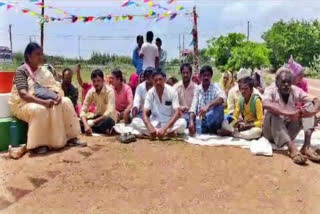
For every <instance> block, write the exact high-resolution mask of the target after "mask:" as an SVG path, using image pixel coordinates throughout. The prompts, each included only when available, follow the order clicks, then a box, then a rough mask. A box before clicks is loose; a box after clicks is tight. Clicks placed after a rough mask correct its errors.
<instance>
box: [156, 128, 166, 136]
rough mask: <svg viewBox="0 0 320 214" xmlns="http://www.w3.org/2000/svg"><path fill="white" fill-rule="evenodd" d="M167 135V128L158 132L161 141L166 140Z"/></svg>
mask: <svg viewBox="0 0 320 214" xmlns="http://www.w3.org/2000/svg"><path fill="white" fill-rule="evenodd" d="M166 133H167V129H166V128H165V127H162V128H161V129H159V130H158V133H157V137H158V138H159V139H162V138H164V136H165V135H166Z"/></svg>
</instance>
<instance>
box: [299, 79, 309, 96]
mask: <svg viewBox="0 0 320 214" xmlns="http://www.w3.org/2000/svg"><path fill="white" fill-rule="evenodd" d="M296 86H297V87H299V88H301V89H302V90H303V91H304V92H306V93H308V82H307V80H306V79H302V81H301V83H299V84H297V85H296Z"/></svg>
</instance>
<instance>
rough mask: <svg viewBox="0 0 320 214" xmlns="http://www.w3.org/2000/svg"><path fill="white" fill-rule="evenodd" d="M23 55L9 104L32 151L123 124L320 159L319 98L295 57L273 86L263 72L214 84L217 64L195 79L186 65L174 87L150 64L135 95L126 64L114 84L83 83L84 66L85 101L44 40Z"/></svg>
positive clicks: (99, 76)
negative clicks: (53, 62) (265, 145)
mask: <svg viewBox="0 0 320 214" xmlns="http://www.w3.org/2000/svg"><path fill="white" fill-rule="evenodd" d="M24 56H25V63H24V64H23V65H22V66H21V67H19V68H18V69H17V72H16V76H15V79H14V86H13V89H12V93H11V96H10V100H9V104H10V106H11V110H12V113H13V115H14V116H16V117H17V118H19V119H21V120H23V121H26V122H27V123H28V124H29V131H28V143H27V148H28V149H29V150H35V152H38V153H44V152H46V151H48V150H49V149H59V148H62V147H64V146H65V145H66V144H68V145H81V146H84V145H85V143H83V142H81V141H80V140H79V138H78V136H79V134H80V132H82V133H85V134H86V135H88V136H90V135H92V134H93V133H99V134H107V135H111V134H112V133H113V126H114V125H115V124H116V123H119V122H122V121H123V122H124V123H125V124H130V125H131V126H132V127H133V128H134V129H136V130H137V131H138V132H139V133H140V134H141V135H145V136H149V137H150V138H158V139H163V138H165V137H169V138H170V137H175V136H177V135H180V134H184V133H185V131H186V129H188V130H189V135H190V136H195V135H196V134H198V135H199V134H217V135H221V136H232V137H235V138H243V139H246V140H253V139H258V138H260V137H261V136H262V135H263V136H264V137H265V138H267V139H268V140H269V141H270V142H273V143H275V144H276V145H277V146H279V147H282V146H284V145H287V146H288V150H289V156H290V157H291V158H292V159H293V161H294V162H295V163H297V164H303V163H305V162H306V161H307V159H310V160H312V161H316V162H319V161H320V156H319V155H318V154H317V153H316V152H315V151H314V150H313V149H312V148H311V147H310V144H311V135H312V132H313V130H314V127H315V115H316V114H317V113H318V112H319V101H318V99H317V98H312V97H311V96H309V95H308V94H307V93H306V90H307V85H306V81H305V80H304V79H303V75H304V74H303V70H304V69H303V67H302V66H301V65H299V64H298V63H296V62H295V61H294V60H293V59H292V58H291V59H290V60H289V63H288V64H287V65H286V66H284V67H282V68H280V69H279V70H278V71H277V73H276V79H275V83H273V84H272V85H270V86H269V87H267V88H265V87H264V85H263V81H262V77H261V73H260V72H258V71H255V72H251V71H250V70H247V69H240V71H239V72H237V74H236V75H235V73H231V72H226V73H225V74H224V75H223V77H222V80H221V82H220V83H215V82H212V76H213V69H212V67H211V66H208V65H206V66H203V67H202V68H201V69H200V74H199V78H194V74H193V72H192V67H191V65H190V64H188V63H185V64H182V65H181V67H180V74H181V81H179V82H176V83H173V84H170V85H169V84H167V83H166V81H167V78H166V74H164V73H163V72H162V71H161V70H160V69H155V68H151V67H148V68H146V69H144V71H143V74H142V77H143V78H140V80H139V85H138V86H137V87H136V88H135V89H134V93H133V91H132V89H131V87H130V86H129V85H127V84H125V83H124V81H123V80H124V77H123V74H122V72H121V70H119V69H114V70H113V71H112V72H111V75H110V76H109V77H108V78H107V81H106V78H105V75H104V72H103V71H102V70H99V69H96V70H94V71H92V73H91V82H92V83H91V84H90V83H84V82H83V81H82V78H81V75H80V66H78V67H77V69H76V73H77V80H78V83H79V86H80V87H81V88H82V93H83V97H84V99H83V100H82V102H81V105H80V106H79V105H78V102H77V101H78V92H77V90H76V87H75V86H74V85H73V84H72V76H73V71H72V70H70V69H65V70H64V71H63V74H62V83H59V82H57V81H56V80H55V79H54V77H53V75H52V73H51V72H50V71H49V70H48V69H47V68H46V67H44V66H42V62H43V52H42V49H41V47H39V45H37V44H36V43H30V44H29V45H28V46H27V48H26V50H25V55H24ZM168 79H170V78H168ZM199 80H200V84H199ZM171 85H172V86H171ZM50 92H51V94H50ZM52 92H54V93H53V94H52ZM49 95H50V96H49ZM69 98H70V99H69ZM77 111H78V115H77ZM79 121H80V122H79ZM302 129H303V130H304V131H305V142H304V145H303V147H302V149H301V150H300V151H299V150H298V149H297V148H296V146H295V144H294V143H293V140H294V139H295V137H296V136H297V134H298V133H299V131H300V130H302Z"/></svg>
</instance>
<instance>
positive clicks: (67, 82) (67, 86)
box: [61, 68, 79, 116]
mask: <svg viewBox="0 0 320 214" xmlns="http://www.w3.org/2000/svg"><path fill="white" fill-rule="evenodd" d="M72 76H73V71H72V70H71V69H70V68H66V69H64V70H63V71H62V84H61V87H62V89H63V92H64V96H65V97H68V98H69V99H70V100H71V102H72V104H73V107H74V108H75V109H76V106H77V103H78V96H79V92H78V89H77V88H76V87H74V85H73V84H72ZM78 116H79V115H78Z"/></svg>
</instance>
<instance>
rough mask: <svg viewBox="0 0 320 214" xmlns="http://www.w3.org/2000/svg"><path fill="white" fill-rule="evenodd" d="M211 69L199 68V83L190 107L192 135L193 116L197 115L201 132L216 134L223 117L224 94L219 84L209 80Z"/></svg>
mask: <svg viewBox="0 0 320 214" xmlns="http://www.w3.org/2000/svg"><path fill="white" fill-rule="evenodd" d="M212 75H213V70H212V68H211V66H208V65H207V66H203V67H202V68H201V69H200V78H201V81H202V83H201V85H200V87H198V88H197V89H196V92H195V94H194V97H193V100H192V105H191V109H190V125H189V133H190V136H193V135H194V134H195V132H196V129H195V118H196V116H199V118H201V119H202V121H201V130H202V133H211V134H216V133H217V131H218V130H219V129H220V128H221V125H222V122H223V119H224V112H223V111H224V110H223V109H224V106H223V103H224V101H225V99H226V95H225V93H224V92H223V90H222V89H221V88H220V86H219V84H216V83H213V82H211V78H212Z"/></svg>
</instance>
